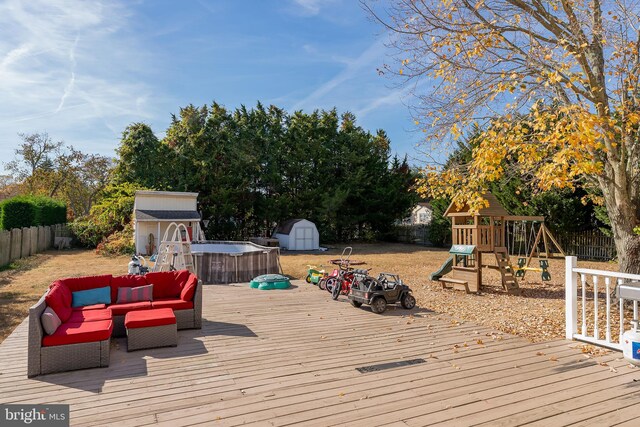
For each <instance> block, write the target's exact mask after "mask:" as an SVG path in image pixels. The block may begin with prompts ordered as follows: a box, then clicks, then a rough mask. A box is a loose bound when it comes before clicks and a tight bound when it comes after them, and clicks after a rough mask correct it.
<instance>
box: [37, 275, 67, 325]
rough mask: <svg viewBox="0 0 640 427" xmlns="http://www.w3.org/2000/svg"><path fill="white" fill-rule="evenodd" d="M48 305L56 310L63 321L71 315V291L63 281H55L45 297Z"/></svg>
mask: <svg viewBox="0 0 640 427" xmlns="http://www.w3.org/2000/svg"><path fill="white" fill-rule="evenodd" d="M44 300H45V301H46V303H47V305H48V306H49V307H51V309H52V310H53V311H55V312H56V314H57V315H58V317H59V318H60V320H61V321H62V323H64V322H66V321H67V320H68V319H69V317H70V316H71V312H72V310H71V291H70V290H69V288H68V287H67V286H65V285H63V284H62V283H60V282H59V281H58V282H53V284H52V285H51V287H50V288H49V292H48V293H47V296H46V297H45V298H44Z"/></svg>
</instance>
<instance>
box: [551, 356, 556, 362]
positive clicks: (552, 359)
mask: <svg viewBox="0 0 640 427" xmlns="http://www.w3.org/2000/svg"><path fill="white" fill-rule="evenodd" d="M549 360H550V361H552V362H557V361H558V358H557V357H556V356H551V357H550V358H549Z"/></svg>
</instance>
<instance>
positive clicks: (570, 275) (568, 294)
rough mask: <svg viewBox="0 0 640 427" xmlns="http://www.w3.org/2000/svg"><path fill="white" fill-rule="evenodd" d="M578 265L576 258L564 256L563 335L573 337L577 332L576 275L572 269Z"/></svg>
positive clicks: (568, 337) (570, 338)
mask: <svg viewBox="0 0 640 427" xmlns="http://www.w3.org/2000/svg"><path fill="white" fill-rule="evenodd" d="M577 266H578V258H577V257H575V256H568V257H566V258H565V273H564V282H565V288H564V289H565V297H564V299H565V307H564V311H565V325H566V332H565V337H566V339H568V340H572V339H573V335H574V334H575V333H577V332H578V275H577V274H576V273H574V272H573V269H574V268H576V267H577Z"/></svg>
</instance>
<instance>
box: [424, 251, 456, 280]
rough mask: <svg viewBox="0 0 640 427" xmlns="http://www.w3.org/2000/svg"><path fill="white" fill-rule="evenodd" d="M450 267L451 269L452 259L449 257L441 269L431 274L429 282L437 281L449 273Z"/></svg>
mask: <svg viewBox="0 0 640 427" xmlns="http://www.w3.org/2000/svg"><path fill="white" fill-rule="evenodd" d="M451 267H453V257H452V256H450V257H449V258H447V260H446V261H445V262H444V264H442V267H440V269H439V270H438V271H436V272H433V273H431V276H429V278H430V279H431V280H439V279H440V278H441V277H442V276H444V275H445V274H447V273H449V272H450V271H451Z"/></svg>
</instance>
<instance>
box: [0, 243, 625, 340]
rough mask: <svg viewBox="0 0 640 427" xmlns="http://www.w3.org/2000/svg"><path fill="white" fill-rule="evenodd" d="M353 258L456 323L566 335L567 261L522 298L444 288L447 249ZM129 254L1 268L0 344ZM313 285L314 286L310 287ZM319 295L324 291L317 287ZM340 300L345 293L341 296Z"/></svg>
mask: <svg viewBox="0 0 640 427" xmlns="http://www.w3.org/2000/svg"><path fill="white" fill-rule="evenodd" d="M353 248H354V251H353V256H352V259H357V260H362V261H365V262H366V263H367V264H366V266H365V267H366V268H371V269H372V270H371V274H372V275H377V274H378V273H380V272H382V271H385V272H392V273H396V274H399V275H400V277H401V278H402V279H403V280H404V281H405V283H407V284H408V285H410V286H411V288H412V289H413V291H414V294H415V296H416V298H417V300H418V305H419V306H420V307H423V308H427V309H430V310H434V311H437V312H443V313H447V314H449V315H451V316H453V317H454V318H456V319H458V320H459V321H461V322H464V321H473V322H475V323H479V324H483V325H486V326H489V327H491V328H494V329H496V330H500V331H503V332H507V333H514V334H517V335H520V336H523V337H526V338H529V339H530V340H533V341H540V340H548V339H556V338H563V337H564V260H562V259H555V260H551V262H550V272H551V275H552V280H551V281H550V282H542V281H541V280H540V275H539V274H536V273H533V272H528V273H527V277H526V280H525V281H524V282H521V285H520V286H521V288H522V293H521V295H519V296H516V295H507V294H505V293H504V292H503V291H502V289H501V287H500V276H499V273H497V272H495V271H487V270H485V271H484V273H483V278H484V283H485V284H486V285H487V286H486V287H485V288H484V290H483V292H481V293H480V294H478V295H475V294H469V295H467V294H465V293H464V292H460V291H453V290H443V289H442V288H441V287H440V285H439V284H438V283H436V282H431V281H430V280H429V274H430V273H431V272H433V271H435V270H436V269H438V268H439V267H440V265H441V264H442V263H443V262H444V261H445V260H446V258H447V257H448V252H447V251H446V250H444V249H436V248H425V247H421V246H414V245H404V244H386V243H385V244H355V245H353ZM341 252H342V246H335V247H334V248H331V249H330V250H329V251H327V252H315V253H292V252H283V254H282V257H281V263H282V267H283V270H284V273H285V274H287V275H289V276H291V277H294V278H299V279H303V278H304V277H305V276H306V270H307V264H313V265H321V264H322V265H325V266H326V267H325V268H327V269H331V268H332V266H331V265H330V264H329V263H328V261H329V259H332V258H338V257H339V255H340V253H341ZM128 262H129V257H127V256H119V257H103V256H100V255H96V254H95V252H93V251H86V250H72V251H62V252H58V251H48V252H45V253H43V254H39V255H35V256H33V257H31V258H28V259H26V260H22V261H20V262H19V263H18V265H17V266H16V268H13V269H7V270H4V271H1V272H0V341H2V340H3V339H4V338H5V337H6V336H7V335H9V334H10V333H11V331H12V330H13V329H14V328H15V327H16V326H17V325H18V324H19V323H20V322H22V320H24V318H25V317H26V316H27V313H28V309H29V307H30V306H31V305H32V304H33V303H34V302H36V301H37V300H38V298H40V296H41V295H42V294H43V293H44V291H45V290H46V288H47V286H48V285H49V284H50V283H51V282H52V281H53V280H55V279H57V278H60V277H71V276H82V275H96V274H114V275H119V274H125V273H126V269H127V263H128ZM579 266H580V267H585V268H596V269H602V270H616V269H617V267H618V266H617V264H613V263H604V262H580V263H579ZM309 286H311V285H309ZM318 292H321V291H320V290H318ZM342 298H344V297H342Z"/></svg>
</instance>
